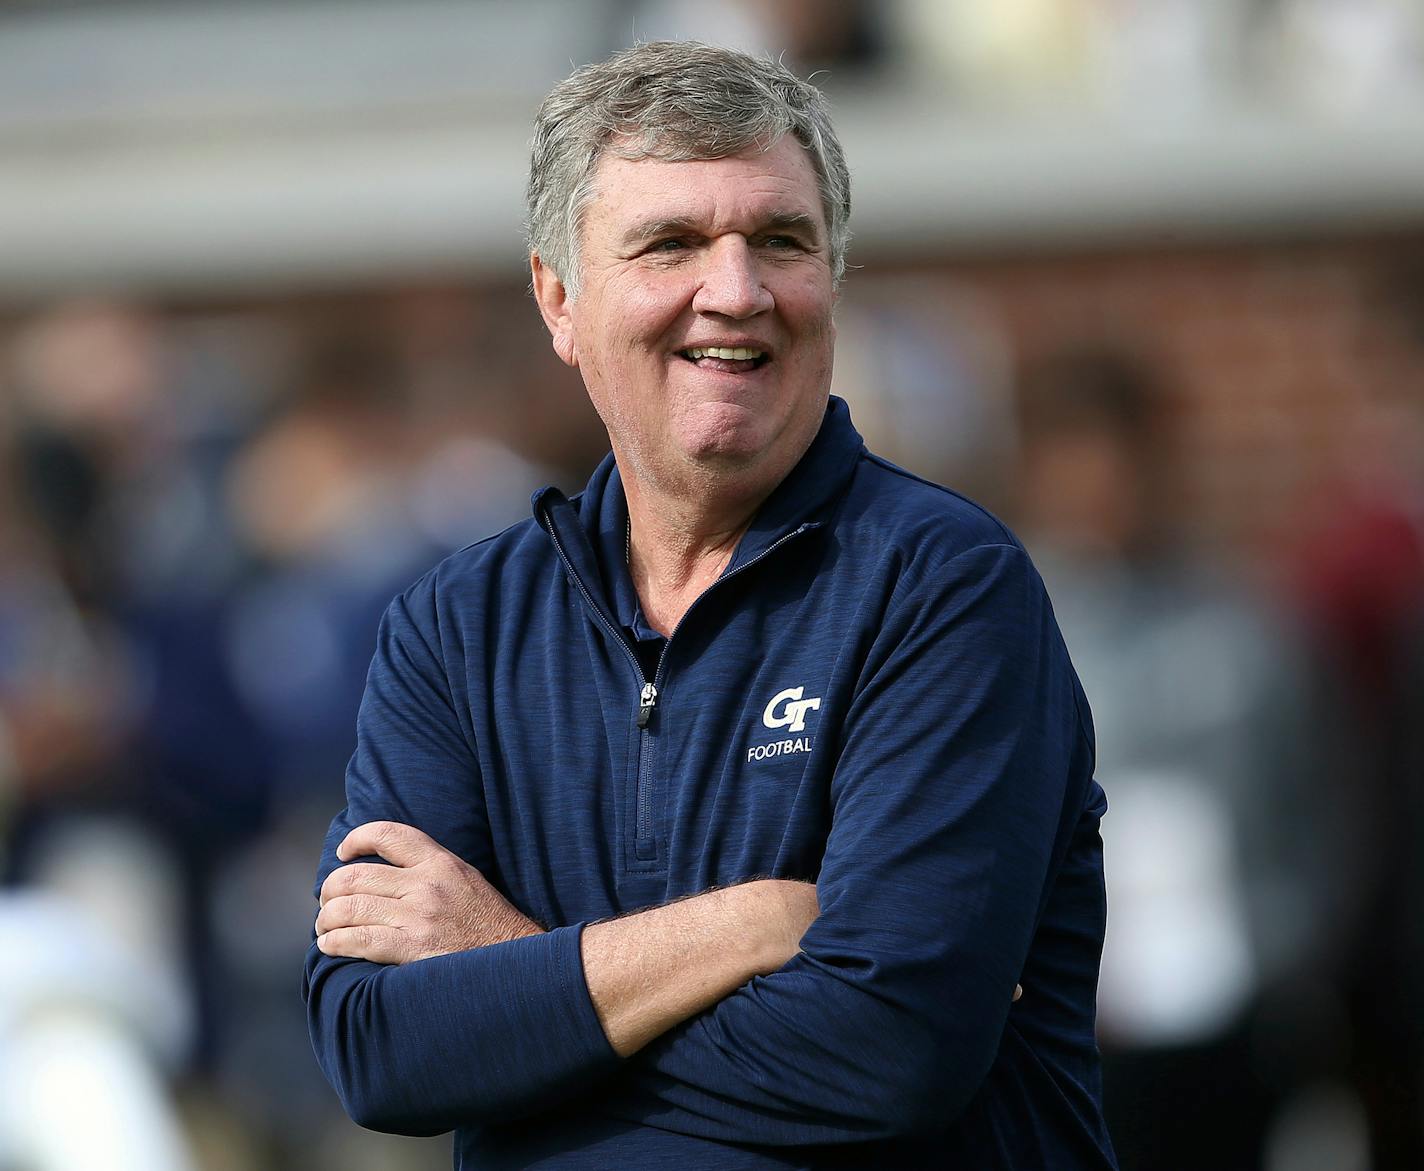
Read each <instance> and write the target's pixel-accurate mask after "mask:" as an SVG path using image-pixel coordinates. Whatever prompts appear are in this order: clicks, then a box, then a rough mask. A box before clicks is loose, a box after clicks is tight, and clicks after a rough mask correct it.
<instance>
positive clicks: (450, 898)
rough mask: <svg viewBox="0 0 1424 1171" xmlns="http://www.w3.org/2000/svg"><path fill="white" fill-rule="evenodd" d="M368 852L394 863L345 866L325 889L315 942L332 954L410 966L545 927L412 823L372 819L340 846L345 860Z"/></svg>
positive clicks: (337, 871) (359, 827)
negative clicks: (410, 963)
mask: <svg viewBox="0 0 1424 1171" xmlns="http://www.w3.org/2000/svg"><path fill="white" fill-rule="evenodd" d="M368 855H375V856H379V857H381V858H384V859H385V860H386V861H387V862H389V863H390V865H389V866H384V865H381V864H380V863H376V862H357V863H355V864H353V865H349V866H342V867H340V868H339V869H337V870H333V871H332V872H331V874H330V875H328V877H327V879H326V881H325V882H324V883H322V885H321V913H320V914H318V915H317V918H316V934H317V940H316V944H317V947H319V948H320V949H321V950H322V951H323V952H325V953H326V954H327V955H329V956H350V957H353V958H355V959H363V960H371V961H373V962H375V963H378V964H405V963H409V962H410V961H411V960H423V959H427V958H429V957H430V956H438V955H448V954H449V953H450V952H456V951H466V950H468V949H470V948H474V947H485V946H487V945H489V944H491V943H503V942H505V941H506V940H510V939H519V938H520V937H522V936H525V935H538V934H539V933H540V932H541V931H542V930H543V928H541V927H540V926H539V925H538V924H537V923H535V922H534V921H533V920H531V919H529V918H528V917H526V916H525V915H523V914H521V913H520V912H519V911H518V910H517V909H516V908H515V907H514V906H512V905H511V904H510V902H509V901H508V900H507V899H506V898H504V896H503V895H501V894H500V893H499V892H498V891H497V890H495V889H494V887H492V886H491V885H490V884H489V883H488V882H487V881H486V880H485V877H484V875H483V874H481V873H480V872H479V871H478V870H476V869H475V868H474V867H473V866H471V865H469V863H467V862H465V861H464V860H462V859H461V858H459V857H458V856H456V855H455V854H452V853H451V852H450V851H449V850H447V849H445V847H444V846H442V845H440V843H439V842H437V841H435V840H434V839H433V838H431V837H430V836H428V835H427V834H424V833H422V832H421V831H420V830H418V829H415V828H414V827H413V826H408V825H401V824H400V823H399V822H394V821H371V822H367V823H366V824H365V825H358V826H357V827H356V828H355V829H353V830H352V831H351V832H350V833H349V834H347V835H346V837H345V839H343V841H342V843H341V845H339V846H338V847H337V848H336V856H337V857H338V858H340V859H341V861H343V862H349V861H350V860H351V859H352V858H361V857H366V856H368Z"/></svg>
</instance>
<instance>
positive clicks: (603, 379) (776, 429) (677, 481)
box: [535, 137, 835, 492]
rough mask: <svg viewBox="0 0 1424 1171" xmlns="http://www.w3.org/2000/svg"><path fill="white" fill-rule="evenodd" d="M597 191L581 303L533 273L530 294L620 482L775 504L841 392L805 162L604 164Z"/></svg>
mask: <svg viewBox="0 0 1424 1171" xmlns="http://www.w3.org/2000/svg"><path fill="white" fill-rule="evenodd" d="M595 179H596V191H597V194H596V196H595V198H594V200H593V202H592V204H591V205H590V206H589V208H588V211H587V214H586V216H585V220H584V227H583V239H582V263H583V287H582V290H581V292H580V294H579V297H578V299H577V300H576V301H568V300H565V299H563V296H562V286H558V285H557V282H554V281H553V280H552V279H551V277H552V274H548V273H547V272H545V274H544V276H543V278H542V279H541V277H540V272H539V267H538V265H537V264H536V268H535V287H536V292H537V293H538V295H539V300H540V306H541V308H542V309H543V311H544V315H545V319H546V321H547V322H548V324H549V326H550V329H551V331H552V332H553V334H554V346H555V349H556V350H557V351H558V352H559V355H560V356H561V357H562V358H563V359H564V360H565V361H567V362H570V363H571V364H573V365H577V366H578V367H579V369H580V371H581V372H582V374H583V378H584V382H585V384H586V385H587V387H588V391H589V395H590V397H591V398H592V400H593V404H594V406H595V407H596V408H597V410H598V413H599V414H600V415H601V416H602V418H603V421H604V424H605V425H606V426H607V428H608V432H609V436H610V438H611V439H612V441H613V447H614V451H615V452H616V453H617V456H618V459H619V462H620V465H622V466H623V469H624V474H625V476H627V475H628V474H629V473H630V472H632V473H633V474H635V475H637V476H638V477H639V478H640V480H641V481H642V482H643V483H644V484H645V485H646V486H648V487H650V488H655V489H660V490H663V491H672V492H687V491H689V490H697V489H699V488H700V489H706V488H708V487H727V488H731V489H733V490H745V491H750V492H765V491H769V490H770V489H771V488H772V487H773V486H775V484H776V483H778V482H779V481H780V480H781V478H782V477H784V476H785V475H786V473H787V472H788V471H790V469H791V467H792V466H793V465H794V463H795V462H796V460H797V459H798V458H800V456H801V454H802V453H803V452H804V451H805V449H806V448H807V447H808V446H809V445H810V442H811V440H812V439H813V438H814V437H815V434H816V431H817V429H818V428H819V426H820V423H821V418H822V415H823V413H824V411H825V405H826V396H827V394H828V391H829V387H830V381H831V360H832V349H833V345H834V340H835V329H834V326H833V324H832V322H831V310H832V307H833V305H834V301H835V295H834V290H833V287H832V279H831V265H830V254H829V241H828V237H827V231H826V222H825V216H824V214H823V212H822V209H821V197H820V192H819V191H818V189H817V185H816V175H815V171H814V170H813V168H812V166H811V162H810V160H809V158H808V157H807V155H806V152H805V150H804V149H803V148H802V147H801V145H800V144H799V143H798V142H796V140H795V139H794V138H791V137H784V138H782V139H781V140H780V141H779V142H778V143H777V144H776V145H775V146H774V147H772V149H770V150H768V151H759V150H755V151H750V152H747V153H745V154H741V155H737V156H735V157H732V158H724V159H708V160H694V161H686V162H664V161H662V160H659V159H639V160H637V161H629V160H627V159H621V158H618V157H616V156H611V155H609V156H605V157H604V159H603V160H602V162H601V163H600V164H599V167H598V170H597V172H596V174H595ZM709 350H710V351H712V352H710V353H708V352H705V351H709Z"/></svg>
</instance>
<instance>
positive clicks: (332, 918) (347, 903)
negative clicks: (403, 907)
mask: <svg viewBox="0 0 1424 1171" xmlns="http://www.w3.org/2000/svg"><path fill="white" fill-rule="evenodd" d="M399 915H400V903H399V901H397V900H396V899H382V898H375V897H372V896H370V895H342V896H341V897H340V898H336V899H332V900H331V901H330V902H329V903H327V904H326V906H324V907H322V909H321V911H320V913H319V914H318V915H317V917H316V933H317V934H318V935H324V934H325V933H326V932H328V931H334V930H336V929H337V928H340V927H398V926H400V919H399Z"/></svg>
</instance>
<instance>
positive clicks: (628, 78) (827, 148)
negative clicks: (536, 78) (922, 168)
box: [526, 41, 850, 297]
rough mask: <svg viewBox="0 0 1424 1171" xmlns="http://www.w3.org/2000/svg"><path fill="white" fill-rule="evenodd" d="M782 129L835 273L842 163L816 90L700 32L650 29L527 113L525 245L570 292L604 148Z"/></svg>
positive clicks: (690, 149)
mask: <svg viewBox="0 0 1424 1171" xmlns="http://www.w3.org/2000/svg"><path fill="white" fill-rule="evenodd" d="M785 134H792V135H794V136H795V137H796V141H797V142H799V143H800V144H801V145H802V146H803V147H804V148H805V149H806V153H807V155H808V156H809V157H810V160H811V165H812V166H813V167H814V168H815V171H816V179H817V183H818V185H819V187H820V194H821V206H822V209H823V211H824V213H825V218H826V227H827V230H828V232H829V236H830V239H829V247H830V262H831V272H832V274H833V276H834V279H835V280H836V281H839V280H840V279H841V277H842V275H843V274H844V273H845V253H846V245H847V244H848V243H849V241H850V225H849V221H850V172H849V171H848V170H847V169H846V162H845V155H844V153H843V152H842V151H841V144H840V140H839V139H837V138H836V132H835V129H834V128H833V127H832V125H831V117H830V109H829V106H828V104H827V102H826V99H825V97H824V95H822V93H821V91H820V90H818V89H817V88H816V87H815V86H813V85H811V84H810V83H809V82H805V81H802V80H801V79H800V78H798V77H797V76H796V75H795V74H794V73H792V72H791V71H790V70H789V69H787V68H786V67H785V66H784V65H781V64H780V63H779V62H776V61H772V60H770V59H767V58H759V57H752V56H748V55H747V54H746V53H739V52H737V51H735V50H733V49H724V48H719V47H717V46H713V45H704V44H702V43H700V42H698V41H651V42H648V43H645V44H641V45H634V46H633V47H632V48H630V49H623V50H621V51H620V52H617V53H615V54H613V56H611V57H609V58H608V59H607V60H606V61H600V62H598V63H596V64H593V65H585V66H583V68H581V69H578V70H575V71H574V72H573V73H572V74H570V75H569V76H568V77H566V78H565V79H564V80H563V81H561V82H559V84H558V85H556V86H555V87H554V88H553V89H552V90H551V91H550V92H549V96H548V97H546V98H545V99H544V102H543V104H542V105H541V106H540V107H539V112H538V114H536V115H535V118H534V141H533V145H532V149H531V152H530V160H529V188H528V192H527V215H528V220H527V224H526V230H527V232H528V239H529V249H530V251H531V252H537V253H538V254H539V258H540V260H541V261H542V262H543V263H544V264H545V265H546V266H547V267H548V268H550V269H551V270H552V271H553V272H554V274H555V275H556V276H557V277H558V278H559V279H560V280H561V281H563V283H564V287H565V289H566V290H567V292H568V294H569V296H570V297H577V296H578V290H579V285H580V283H581V275H582V273H581V266H580V257H579V243H580V236H581V231H582V227H583V217H584V213H585V211H587V209H588V205H589V204H590V203H591V202H592V201H593V196H594V178H593V177H594V172H595V171H596V170H597V168H598V163H599V160H601V159H602V158H603V156H604V154H605V153H612V154H616V155H618V156H619V157H622V158H627V159H641V158H656V159H664V160H667V161H669V162H674V161H680V160H683V159H720V158H728V157H730V156H732V155H737V154H741V153H742V152H744V151H746V150H749V149H752V148H754V147H758V146H760V147H762V148H763V149H766V148H770V147H772V146H774V145H775V144H776V142H777V141H778V140H779V139H780V138H781V137H782V136H783V135H785Z"/></svg>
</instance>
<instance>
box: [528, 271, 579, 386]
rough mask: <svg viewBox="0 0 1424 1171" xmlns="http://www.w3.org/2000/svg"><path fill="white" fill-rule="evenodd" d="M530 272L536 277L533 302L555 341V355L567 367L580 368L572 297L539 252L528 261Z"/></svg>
mask: <svg viewBox="0 0 1424 1171" xmlns="http://www.w3.org/2000/svg"><path fill="white" fill-rule="evenodd" d="M529 271H530V272H531V274H532V275H533V277H534V300H535V301H537V302H538V303H539V314H540V316H541V317H543V318H544V324H545V326H547V327H548V330H549V336H550V338H552V339H553V343H554V353H556V354H558V355H559V358H560V359H561V360H562V361H564V362H566V363H567V364H568V365H570V366H577V365H578V347H576V346H575V345H574V325H573V319H572V318H571V317H570V316H569V295H568V292H567V291H566V290H565V289H564V282H563V281H561V280H560V279H559V278H558V277H556V276H555V275H554V270H553V269H552V268H549V267H548V266H547V265H546V264H545V263H544V262H543V261H542V260H541V259H540V258H539V254H538V253H537V252H535V253H533V254H532V255H531V256H530V257H529Z"/></svg>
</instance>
